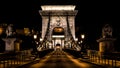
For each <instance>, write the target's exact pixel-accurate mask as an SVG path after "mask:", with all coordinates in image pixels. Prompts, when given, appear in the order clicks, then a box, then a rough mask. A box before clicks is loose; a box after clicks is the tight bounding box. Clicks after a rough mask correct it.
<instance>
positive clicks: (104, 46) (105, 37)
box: [97, 24, 116, 57]
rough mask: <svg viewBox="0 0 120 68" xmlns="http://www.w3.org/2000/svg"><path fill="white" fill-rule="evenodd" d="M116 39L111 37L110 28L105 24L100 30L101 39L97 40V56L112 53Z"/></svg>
mask: <svg viewBox="0 0 120 68" xmlns="http://www.w3.org/2000/svg"><path fill="white" fill-rule="evenodd" d="M115 40H116V39H115V38H113V37H112V27H111V26H110V25H109V24H106V25H105V26H104V27H103V29H102V37H101V38H100V39H98V40H97V42H99V55H100V57H102V56H104V55H106V54H107V53H112V52H114V41H115Z"/></svg>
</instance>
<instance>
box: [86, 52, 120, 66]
mask: <svg viewBox="0 0 120 68" xmlns="http://www.w3.org/2000/svg"><path fill="white" fill-rule="evenodd" d="M87 56H88V57H89V61H90V62H93V63H96V64H100V65H103V66H106V67H112V68H113V67H120V53H104V54H102V55H101V53H100V52H99V51H96V50H88V51H87Z"/></svg>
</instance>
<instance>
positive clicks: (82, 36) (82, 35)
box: [80, 34, 85, 51]
mask: <svg viewBox="0 0 120 68" xmlns="http://www.w3.org/2000/svg"><path fill="white" fill-rule="evenodd" d="M84 39H85V34H81V40H80V43H81V48H82V50H83V51H84V45H83V42H84V41H83V40H84Z"/></svg>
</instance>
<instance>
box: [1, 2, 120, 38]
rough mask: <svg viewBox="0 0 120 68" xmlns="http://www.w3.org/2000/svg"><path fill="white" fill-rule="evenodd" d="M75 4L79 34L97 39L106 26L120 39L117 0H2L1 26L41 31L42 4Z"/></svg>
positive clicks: (119, 16) (119, 18)
mask: <svg viewBox="0 0 120 68" xmlns="http://www.w3.org/2000/svg"><path fill="white" fill-rule="evenodd" d="M67 4H68V5H76V10H78V14H77V16H76V22H75V25H76V29H79V30H78V32H77V33H76V34H77V35H79V34H80V33H85V34H86V36H87V37H89V38H94V39H98V38H99V37H100V36H101V29H102V27H103V26H104V25H105V24H110V25H111V26H112V27H113V30H114V32H113V35H114V37H117V38H119V37H120V25H119V23H120V14H119V12H120V10H119V8H120V5H119V1H115V0H3V1H2V0H0V23H13V24H14V25H15V26H17V27H23V26H26V27H27V26H28V27H32V28H33V27H34V28H36V29H37V30H40V29H41V16H40V15H39V12H38V11H39V10H41V8H40V6H41V5H67Z"/></svg>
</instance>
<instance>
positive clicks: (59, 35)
mask: <svg viewBox="0 0 120 68" xmlns="http://www.w3.org/2000/svg"><path fill="white" fill-rule="evenodd" d="M64 38H65V31H64V28H62V27H55V28H54V29H53V31H52V39H53V45H54V47H55V50H56V49H59V50H61V49H62V48H63V45H64ZM58 45H59V46H58Z"/></svg>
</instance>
